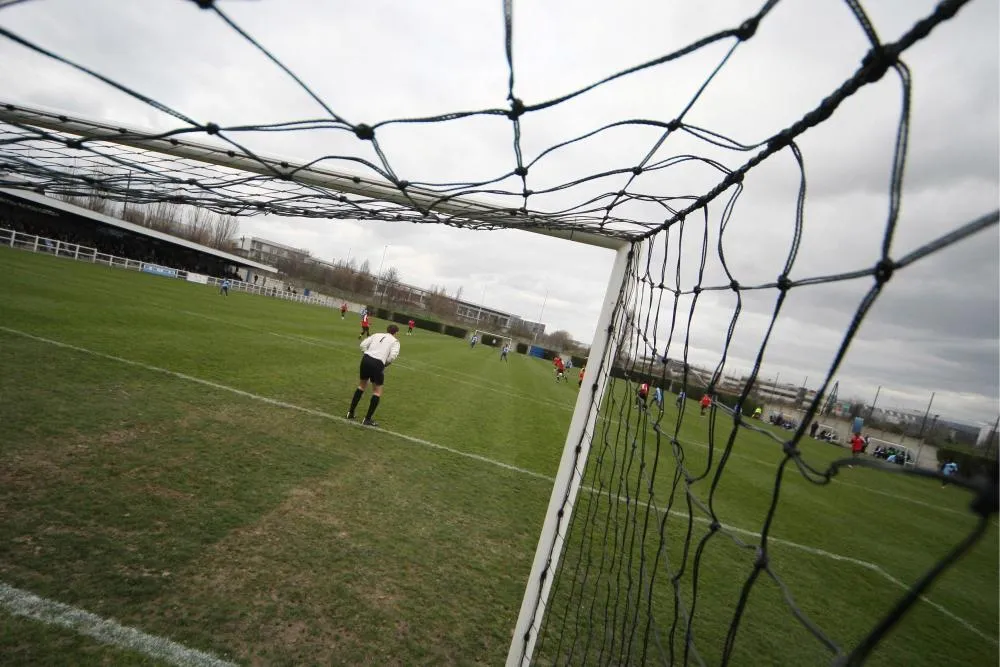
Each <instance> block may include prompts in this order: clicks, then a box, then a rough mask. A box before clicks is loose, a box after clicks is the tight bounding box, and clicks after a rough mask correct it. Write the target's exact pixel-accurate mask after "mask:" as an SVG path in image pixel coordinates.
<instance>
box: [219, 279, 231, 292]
mask: <svg viewBox="0 0 1000 667" xmlns="http://www.w3.org/2000/svg"><path fill="white" fill-rule="evenodd" d="M219 294H221V295H222V296H229V278H226V279H225V280H223V281H222V287H221V288H220V289H219Z"/></svg>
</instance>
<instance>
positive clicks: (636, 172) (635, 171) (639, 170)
mask: <svg viewBox="0 0 1000 667" xmlns="http://www.w3.org/2000/svg"><path fill="white" fill-rule="evenodd" d="M641 173H642V167H632V175H633V176H638V175H639V174H641Z"/></svg>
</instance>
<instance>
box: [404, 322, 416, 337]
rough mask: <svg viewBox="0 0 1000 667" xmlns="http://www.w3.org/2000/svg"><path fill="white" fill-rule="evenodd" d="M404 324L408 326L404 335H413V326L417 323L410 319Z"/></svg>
mask: <svg viewBox="0 0 1000 667" xmlns="http://www.w3.org/2000/svg"><path fill="white" fill-rule="evenodd" d="M406 326H407V327H408V329H407V330H406V335H407V336H412V335H413V327H415V326H417V323H416V322H414V321H413V320H410V321H409V322H407V323H406Z"/></svg>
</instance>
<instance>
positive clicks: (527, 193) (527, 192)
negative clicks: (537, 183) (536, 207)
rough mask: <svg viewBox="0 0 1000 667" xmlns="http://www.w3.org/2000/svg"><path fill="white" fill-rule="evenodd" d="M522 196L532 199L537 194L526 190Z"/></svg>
mask: <svg viewBox="0 0 1000 667" xmlns="http://www.w3.org/2000/svg"><path fill="white" fill-rule="evenodd" d="M521 194H522V195H524V196H525V197H530V196H531V195H533V194H535V192H534V191H533V190H527V189H526V190H524V192H522V193H521Z"/></svg>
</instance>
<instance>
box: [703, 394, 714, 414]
mask: <svg viewBox="0 0 1000 667" xmlns="http://www.w3.org/2000/svg"><path fill="white" fill-rule="evenodd" d="M710 407H712V397H711V396H709V395H708V394H705V395H704V396H702V397H701V414H702V416H704V415H705V410H708V409H709V408H710Z"/></svg>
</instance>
